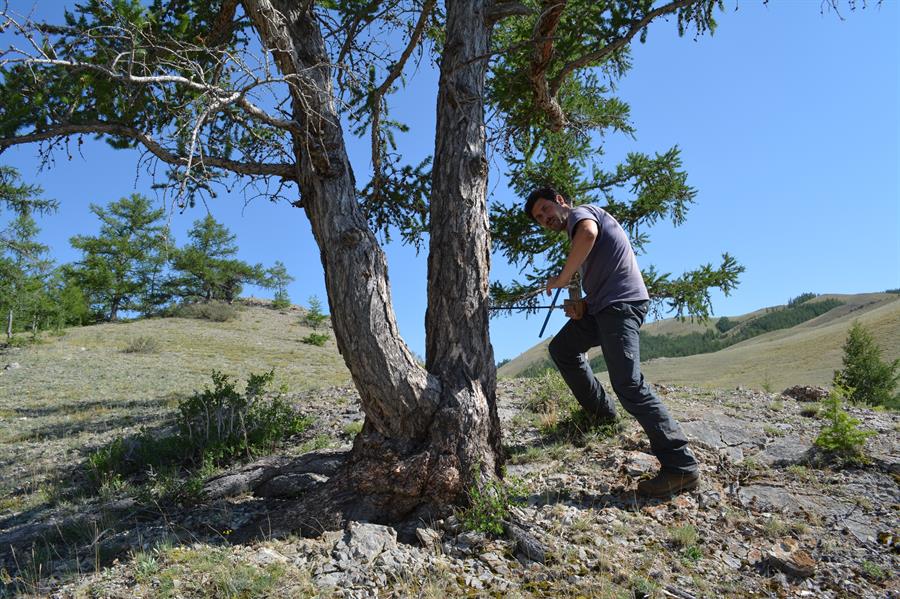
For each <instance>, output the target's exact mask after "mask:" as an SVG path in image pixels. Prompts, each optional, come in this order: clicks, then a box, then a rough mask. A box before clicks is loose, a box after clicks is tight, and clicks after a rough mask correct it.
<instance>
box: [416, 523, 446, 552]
mask: <svg viewBox="0 0 900 599" xmlns="http://www.w3.org/2000/svg"><path fill="white" fill-rule="evenodd" d="M416 538H417V539H419V542H420V543H422V547H425V548H426V549H432V550H433V549H435V548H437V547H440V546H441V533H439V532H438V531H436V530H434V529H432V528H428V527H425V526H420V527H418V528H417V529H416Z"/></svg>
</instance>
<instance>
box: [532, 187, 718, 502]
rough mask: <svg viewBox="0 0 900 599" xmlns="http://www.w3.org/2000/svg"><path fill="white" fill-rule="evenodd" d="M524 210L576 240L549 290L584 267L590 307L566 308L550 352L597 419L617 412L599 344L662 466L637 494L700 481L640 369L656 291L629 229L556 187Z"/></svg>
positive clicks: (680, 435)
mask: <svg viewBox="0 0 900 599" xmlns="http://www.w3.org/2000/svg"><path fill="white" fill-rule="evenodd" d="M525 213H526V214H528V216H529V217H530V218H531V219H532V220H534V221H535V222H537V223H538V224H539V225H541V226H542V227H544V228H545V229H550V230H552V231H563V230H565V231H566V232H568V234H569V239H570V240H571V242H572V244H571V249H570V251H569V256H568V258H567V259H566V264H565V267H564V268H563V270H562V272H561V273H560V274H559V275H558V276H557V277H553V278H551V279H550V280H548V281H547V294H548V295H549V294H550V290H551V289H555V288H559V287H567V286H568V285H569V282H570V281H571V280H572V277H573V276H574V275H575V273H576V272H580V273H581V281H582V286H583V288H584V293H585V301H586V303H587V307H586V309H585V310H574V309H572V308H568V307H567V309H566V315H567V316H569V317H570V320H569V322H567V323H566V325H565V326H563V328H562V329H561V330H560V331H559V333H558V334H557V335H556V336H555V337H554V338H553V341H551V342H550V356H551V358H553V362H554V363H555V364H556V367H557V368H558V369H559V372H560V374H562V377H563V379H565V381H566V384H567V385H568V386H569V389H571V390H572V394H573V395H574V396H575V399H577V400H578V403H580V404H581V406H582V408H584V410H585V412H587V414H588V415H589V416H590V417H592V419H594V420H595V421H600V422H602V421H613V420H614V419H615V418H616V408H615V404H614V403H613V401H612V400H611V399H610V397H609V395H608V394H607V393H606V391H605V390H604V389H603V387H602V385H600V382H599V381H598V380H597V378H596V377H595V376H594V373H593V371H592V370H591V367H590V365H589V363H588V360H587V355H586V353H585V352H586V351H587V350H588V349H590V348H591V347H596V346H598V345H599V346H600V348H601V349H602V350H603V357H604V359H605V360H606V366H607V368H608V371H609V380H610V382H611V383H612V387H613V390H614V391H615V392H616V395H618V397H619V401H620V402H621V403H622V406H623V407H624V408H625V410H627V411H628V413H629V414H631V415H632V416H634V417H635V419H637V421H638V422H639V423H640V425H641V426H642V427H643V429H644V432H645V433H646V434H647V437H649V439H650V447H651V448H652V450H653V453H654V454H655V455H656V457H657V459H658V460H659V462H660V464H661V465H662V468H661V469H660V471H659V473H658V474H657V475H656V476H655V477H654V478H652V479H649V480H643V481H640V482H639V483H638V488H637V490H638V493H640V494H642V495H648V496H652V497H662V496H667V495H670V494H672V493H677V492H679V491H686V490H690V489H694V488H696V487H697V485H698V483H699V480H700V476H699V472H698V466H697V460H696V458H694V455H693V454H692V453H691V451H690V449H689V448H688V442H687V438H686V437H685V435H684V432H683V431H682V430H681V426H679V424H678V422H676V421H675V419H674V418H672V416H671V415H670V414H669V412H668V410H667V409H666V407H665V406H664V405H663V404H662V402H661V401H660V399H659V397H657V396H656V394H655V393H654V392H653V390H652V389H651V388H650V387H649V386H648V385H647V384H646V383H645V382H644V376H643V375H642V374H641V367H640V346H639V339H640V328H641V325H642V324H643V323H644V318H645V317H646V316H647V309H648V306H649V304H650V301H649V300H650V296H649V295H648V294H647V287H646V286H645V285H644V279H643V277H642V276H641V271H640V269H639V268H638V264H637V259H636V258H635V256H634V251H633V250H632V249H631V244H630V243H629V241H628V237H627V236H626V235H625V231H624V230H623V229H622V227H621V226H620V225H619V223H618V222H616V220H615V219H614V218H613V217H612V216H610V215H609V214H607V213H606V212H605V211H604V210H603V209H601V208H600V207H598V206H596V205H584V206H578V207H577V208H572V207H571V206H569V205H568V203H567V202H566V199H565V198H564V197H563V196H562V195H561V194H560V193H558V192H557V191H556V190H555V189H553V188H550V187H544V188H541V189H537V190H535V191H533V192H532V193H531V195H529V196H528V199H527V201H526V202H525ZM582 312H583V316H582Z"/></svg>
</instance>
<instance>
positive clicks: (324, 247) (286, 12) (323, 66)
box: [244, 0, 499, 525]
mask: <svg viewBox="0 0 900 599" xmlns="http://www.w3.org/2000/svg"><path fill="white" fill-rule="evenodd" d="M449 4H450V6H448V31H447V50H446V51H445V53H444V61H443V68H442V76H441V88H440V96H439V99H438V131H437V139H438V144H437V147H436V149H435V168H434V180H433V184H434V191H433V197H432V202H431V205H432V207H431V211H432V212H431V218H432V233H431V235H432V237H431V251H430V255H429V292H428V302H429V305H428V316H427V318H426V334H427V336H428V350H427V354H428V355H427V360H428V369H427V370H426V369H425V368H422V366H420V365H419V364H418V363H417V362H416V360H415V358H414V357H413V355H412V353H411V352H410V351H409V349H408V348H407V346H406V345H405V343H404V342H403V340H402V339H401V338H400V334H399V331H398V328H397V324H396V320H395V316H394V311H393V307H392V304H391V294H390V286H389V282H388V274H387V264H386V261H385V256H384V253H383V252H382V250H381V248H380V247H379V245H378V242H377V240H376V239H375V236H374V234H373V233H372V232H371V231H370V229H369V227H368V224H367V220H366V217H365V215H364V214H363V213H362V211H361V210H360V208H359V205H358V203H357V199H356V184H355V181H354V177H353V172H352V169H351V166H350V163H349V160H348V157H347V153H346V149H345V146H344V140H343V131H342V129H341V126H340V119H339V116H338V114H337V112H336V110H335V98H334V90H333V86H332V74H331V68H330V67H329V59H328V55H327V53H326V49H325V45H324V42H323V39H322V36H321V34H320V31H319V28H318V24H317V23H316V21H315V19H314V17H313V15H312V13H311V11H309V10H307V11H303V10H302V9H301V8H298V3H296V2H293V1H290V0H244V6H245V8H246V12H247V14H248V15H249V16H250V17H251V19H252V20H253V23H254V26H255V27H256V29H257V31H258V32H259V34H260V38H261V39H262V41H263V45H264V46H265V47H266V48H268V49H269V50H270V51H272V53H273V56H274V58H275V61H276V63H277V65H278V68H279V70H280V71H281V72H282V74H283V75H284V76H285V77H287V78H289V79H291V80H292V81H293V82H294V84H293V85H292V89H291V94H292V101H293V113H294V117H295V119H296V120H297V122H298V123H299V124H300V126H301V128H302V131H303V135H298V134H295V136H294V148H295V155H296V161H297V162H296V163H297V178H298V181H299V183H300V189H301V194H302V204H303V207H304V209H305V210H306V214H307V216H308V217H309V219H310V222H311V224H312V230H313V235H314V236H315V239H316V242H317V244H318V246H319V249H320V253H321V260H322V265H323V267H324V270H325V283H326V288H327V290H328V302H329V308H330V311H331V319H332V325H333V328H334V333H335V339H336V341H337V344H338V348H339V350H340V351H341V354H342V355H343V357H344V361H345V362H346V364H347V367H348V368H349V370H350V373H351V375H352V377H353V381H354V383H355V385H356V388H357V390H358V391H359V394H360V401H361V404H362V409H363V411H364V412H365V414H366V421H365V425H364V427H363V430H362V432H361V433H360V434H359V435H357V437H356V441H355V443H354V448H353V451H352V454H351V456H350V459H349V462H348V464H347V467H346V469H345V471H344V474H343V476H342V480H341V488H340V489H339V491H341V492H342V497H343V505H342V506H341V508H340V509H341V510H343V517H360V518H366V519H370V520H371V519H377V520H383V521H390V520H399V519H402V518H404V517H407V516H409V515H411V514H413V513H416V514H418V515H424V514H425V513H434V511H435V510H438V511H440V509H441V508H442V507H446V506H448V505H450V504H452V503H453V502H455V501H457V500H458V499H459V498H460V497H461V496H462V495H461V494H462V493H463V492H464V491H465V490H466V488H467V486H468V485H469V484H470V483H471V482H472V481H473V480H474V476H475V472H474V469H475V467H476V466H478V467H480V468H481V469H482V470H483V471H484V472H485V473H489V475H491V476H493V474H494V472H496V470H497V468H498V467H499V464H498V462H499V459H498V456H499V426H498V421H497V416H496V406H495V405H494V378H495V372H494V363H493V355H492V350H491V346H490V343H489V339H488V329H487V326H488V323H487V305H486V298H487V285H488V268H489V254H488V252H489V239H488V224H487V210H486V207H485V190H486V180H487V165H486V161H485V158H484V125H483V106H482V98H481V96H482V91H483V84H484V69H485V65H484V61H474V62H471V63H469V64H466V60H467V58H469V57H471V56H474V55H476V54H483V53H484V52H485V51H486V49H487V41H488V29H487V27H486V26H485V25H484V19H483V18H482V17H481V13H482V6H481V5H482V1H481V0H478V1H471V2H452V3H449ZM319 499H320V500H322V501H324V499H323V498H319ZM337 520H338V518H336V519H335V521H334V522H337ZM324 524H326V525H327V523H324Z"/></svg>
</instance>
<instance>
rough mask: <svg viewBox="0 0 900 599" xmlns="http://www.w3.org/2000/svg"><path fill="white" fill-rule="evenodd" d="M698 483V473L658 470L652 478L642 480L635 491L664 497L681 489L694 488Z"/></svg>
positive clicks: (648, 495) (650, 495)
mask: <svg viewBox="0 0 900 599" xmlns="http://www.w3.org/2000/svg"><path fill="white" fill-rule="evenodd" d="M699 484H700V473H698V472H677V471H672V470H660V471H659V472H657V473H656V476H654V477H653V478H650V479H647V480H642V481H640V482H639V483H638V485H637V492H638V494H640V495H645V496H647V497H666V496H668V495H672V494H674V493H680V492H681V491H690V490H691V489H696V488H697V485H699Z"/></svg>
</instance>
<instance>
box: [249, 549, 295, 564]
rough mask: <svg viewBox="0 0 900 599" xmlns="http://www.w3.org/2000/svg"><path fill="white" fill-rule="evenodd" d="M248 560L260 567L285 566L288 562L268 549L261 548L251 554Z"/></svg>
mask: <svg viewBox="0 0 900 599" xmlns="http://www.w3.org/2000/svg"><path fill="white" fill-rule="evenodd" d="M250 559H251V560H252V561H254V562H255V563H257V564H259V565H260V566H268V565H270V564H285V563H287V562H289V561H290V560H289V559H288V558H286V557H285V556H283V555H281V554H280V553H278V552H277V551H275V550H274V549H272V548H270V547H261V548H260V549H258V550H257V551H256V553H254V554H252V555H251V557H250Z"/></svg>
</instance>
